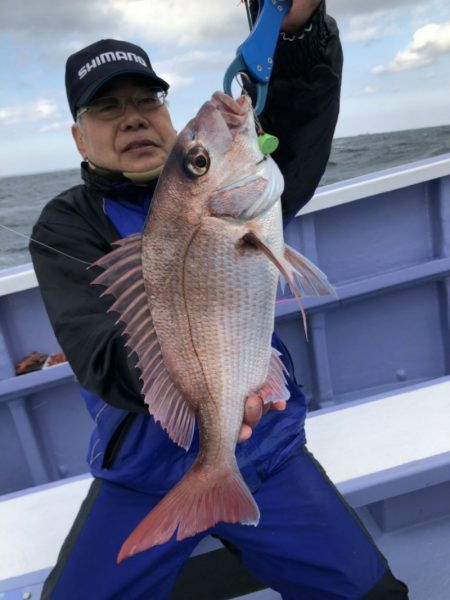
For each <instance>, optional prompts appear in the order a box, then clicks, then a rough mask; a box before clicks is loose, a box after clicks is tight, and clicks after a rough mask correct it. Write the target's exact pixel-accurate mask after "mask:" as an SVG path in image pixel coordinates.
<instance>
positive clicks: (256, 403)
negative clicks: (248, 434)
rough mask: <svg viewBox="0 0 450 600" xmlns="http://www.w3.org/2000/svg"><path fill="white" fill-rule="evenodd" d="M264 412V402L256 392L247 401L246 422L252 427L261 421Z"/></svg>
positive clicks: (245, 409)
mask: <svg viewBox="0 0 450 600" xmlns="http://www.w3.org/2000/svg"><path fill="white" fill-rule="evenodd" d="M262 414H263V402H262V400H261V398H260V397H259V396H257V395H256V394H252V395H250V396H249V397H248V398H247V400H246V401H245V407H244V423H245V424H246V425H249V426H250V427H251V428H252V429H253V427H256V425H257V424H258V423H259V420H260V419H261V417H262Z"/></svg>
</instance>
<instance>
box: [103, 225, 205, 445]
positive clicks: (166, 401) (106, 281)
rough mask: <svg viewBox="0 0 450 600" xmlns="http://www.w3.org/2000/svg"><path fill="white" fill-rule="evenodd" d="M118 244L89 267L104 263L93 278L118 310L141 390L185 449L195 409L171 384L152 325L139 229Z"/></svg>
mask: <svg viewBox="0 0 450 600" xmlns="http://www.w3.org/2000/svg"><path fill="white" fill-rule="evenodd" d="M114 245H115V246H118V247H117V248H116V249H115V250H113V251H112V252H110V253H109V254H106V255H105V256H103V257H102V258H100V259H99V260H98V261H97V262H95V263H94V264H93V265H91V267H100V268H102V269H104V271H103V273H101V274H100V275H99V276H98V277H96V279H94V281H93V282H92V284H94V285H102V286H105V287H106V289H105V290H104V291H103V293H102V294H101V295H102V296H105V295H111V296H113V297H114V298H115V299H116V300H115V302H114V303H113V304H112V306H111V307H110V308H109V309H108V312H117V313H119V317H118V319H117V321H116V324H117V323H119V322H122V323H124V324H125V325H126V327H125V329H124V331H123V335H125V336H126V342H125V345H126V346H127V347H128V348H129V350H130V355H131V354H133V353H135V354H136V355H137V357H138V362H137V367H138V368H139V370H140V371H141V376H140V379H141V382H142V389H141V392H142V394H143V396H144V402H145V403H146V404H147V405H148V408H149V412H150V414H151V415H153V418H154V419H155V421H158V422H160V423H161V426H162V427H163V428H164V429H165V430H166V431H167V434H168V435H169V437H170V438H171V440H172V441H173V442H175V443H176V444H178V445H179V446H181V447H182V448H184V449H185V450H188V449H189V446H190V445H191V442H192V438H193V436H194V427H195V415H194V412H193V411H192V409H191V408H190V406H189V405H188V403H187V402H186V401H185V399H184V398H183V396H182V394H181V393H180V391H179V390H178V388H177V387H176V386H175V384H174V383H173V381H172V378H171V376H170V374H169V372H168V370H167V367H166V365H165V363H164V359H163V355H162V352H161V346H160V344H159V340H158V334H157V332H156V330H155V327H154V325H153V320H152V315H151V312H150V307H149V304H148V300H147V295H146V292H145V286H144V277H143V274H142V258H141V257H142V234H141V233H136V234H133V235H130V236H129V237H127V238H123V239H121V240H118V241H117V242H114Z"/></svg>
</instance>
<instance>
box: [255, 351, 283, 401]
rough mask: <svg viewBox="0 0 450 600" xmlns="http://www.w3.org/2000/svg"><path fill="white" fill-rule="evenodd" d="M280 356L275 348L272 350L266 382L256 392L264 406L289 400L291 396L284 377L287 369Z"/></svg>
mask: <svg viewBox="0 0 450 600" xmlns="http://www.w3.org/2000/svg"><path fill="white" fill-rule="evenodd" d="M280 356H281V353H280V352H279V351H278V350H276V349H275V348H272V354H271V357H270V363H269V371H268V372H267V378H266V381H265V382H264V383H263V385H262V387H261V389H260V390H259V391H258V392H257V393H258V396H260V397H261V398H262V401H263V402H264V404H268V403H269V402H278V401H280V400H289V398H290V396H291V393H290V391H289V389H288V387H287V383H286V377H285V373H287V369H286V367H285V366H284V364H283V362H282V360H281V358H280Z"/></svg>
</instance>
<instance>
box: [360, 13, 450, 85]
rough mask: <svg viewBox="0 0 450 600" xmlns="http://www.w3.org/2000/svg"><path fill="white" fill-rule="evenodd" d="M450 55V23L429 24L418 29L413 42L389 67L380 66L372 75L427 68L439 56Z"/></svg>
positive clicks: (398, 54) (397, 55)
mask: <svg viewBox="0 0 450 600" xmlns="http://www.w3.org/2000/svg"><path fill="white" fill-rule="evenodd" d="M447 53H450V21H448V22H447V23H441V24H435V23H432V24H429V25H425V26H424V27H421V28H420V29H418V30H417V31H416V32H415V34H414V36H413V40H412V42H410V43H409V44H408V45H407V46H406V48H405V49H404V50H401V51H400V52H398V53H397V54H396V56H395V57H394V58H393V59H392V60H391V61H390V62H389V63H388V64H387V65H378V66H376V67H374V68H373V69H372V73H374V74H376V75H380V74H383V73H398V72H399V71H410V70H413V69H419V68H421V67H426V66H427V65H430V64H432V63H434V62H435V61H436V60H437V59H438V58H439V56H441V55H443V54H447Z"/></svg>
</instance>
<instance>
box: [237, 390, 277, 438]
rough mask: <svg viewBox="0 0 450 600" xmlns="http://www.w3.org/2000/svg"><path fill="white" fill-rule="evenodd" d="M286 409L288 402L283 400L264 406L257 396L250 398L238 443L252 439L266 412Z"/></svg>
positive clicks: (245, 409)
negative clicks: (254, 430)
mask: <svg viewBox="0 0 450 600" xmlns="http://www.w3.org/2000/svg"><path fill="white" fill-rule="evenodd" d="M285 408H286V402H284V401H283V400H280V401H279V402H269V403H268V404H263V401H262V399H261V397H260V396H258V395H257V394H252V395H251V396H249V397H248V398H247V400H246V401H245V408H244V419H243V421H242V427H241V431H240V433H239V439H238V442H245V440H248V439H249V437H251V435H252V433H253V429H254V428H255V427H256V426H257V425H258V423H259V421H260V419H261V417H262V416H263V415H265V414H266V412H268V411H269V410H284V409H285Z"/></svg>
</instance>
